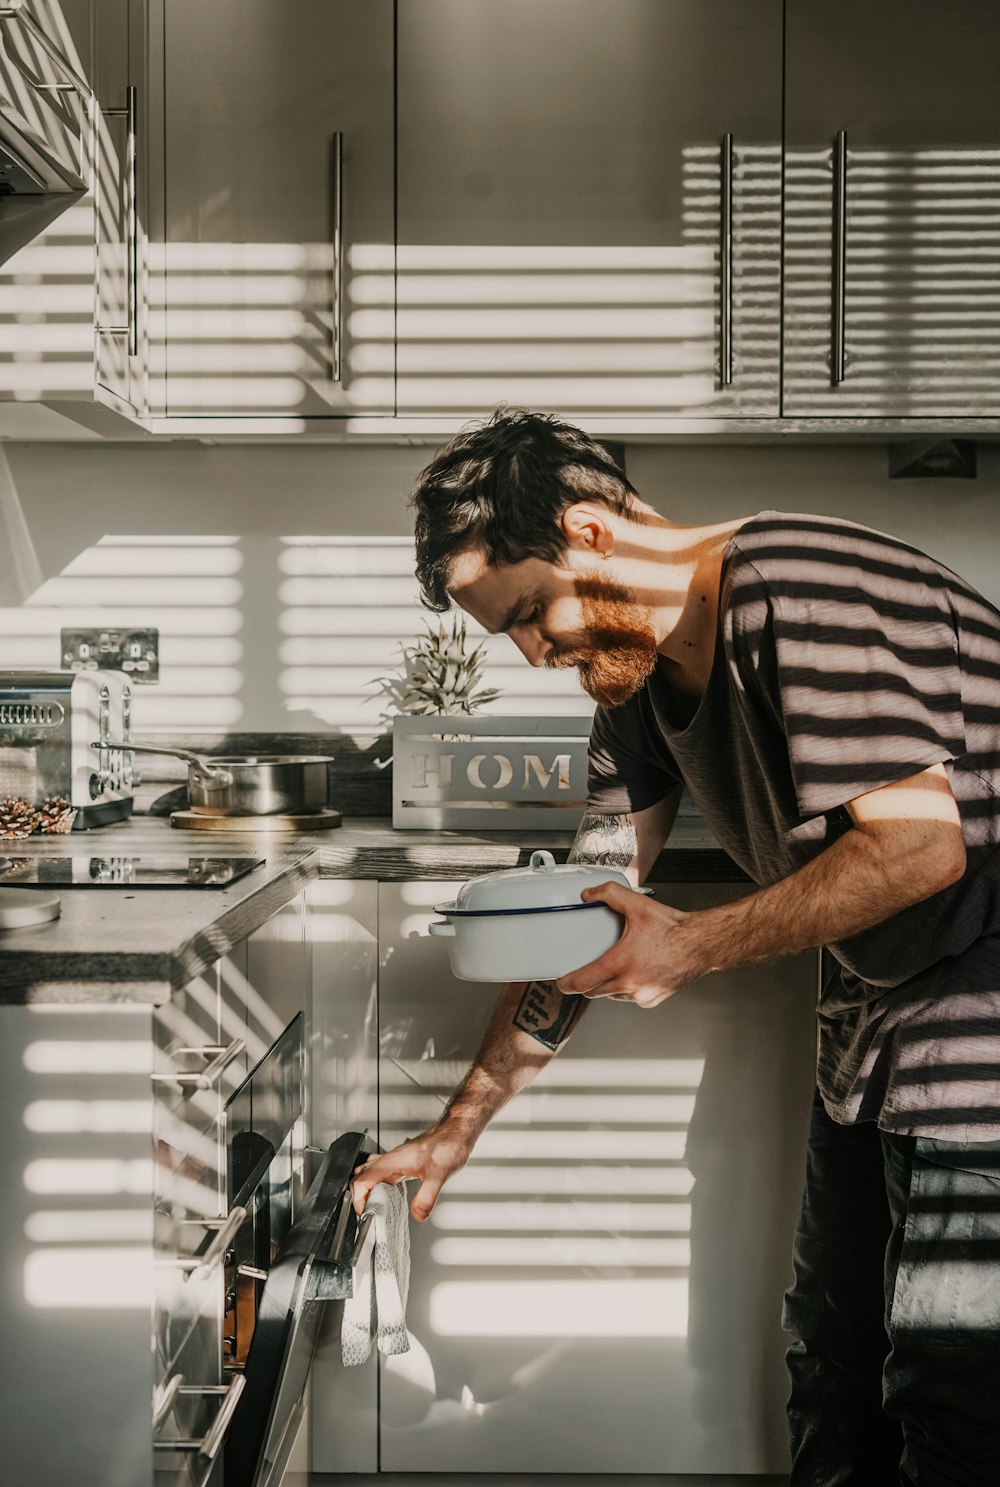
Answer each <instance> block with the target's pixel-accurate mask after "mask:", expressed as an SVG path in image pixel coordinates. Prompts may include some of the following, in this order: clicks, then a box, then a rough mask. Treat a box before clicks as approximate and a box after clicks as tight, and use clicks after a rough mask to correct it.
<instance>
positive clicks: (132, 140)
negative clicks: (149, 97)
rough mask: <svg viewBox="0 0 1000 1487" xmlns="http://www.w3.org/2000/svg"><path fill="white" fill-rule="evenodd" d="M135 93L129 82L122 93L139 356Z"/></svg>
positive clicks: (131, 336)
mask: <svg viewBox="0 0 1000 1487" xmlns="http://www.w3.org/2000/svg"><path fill="white" fill-rule="evenodd" d="M138 113H139V109H138V94H137V92H136V89H135V87H134V86H133V85H132V84H131V83H130V84H129V86H128V88H127V89H126V90H125V114H126V118H127V119H128V167H127V168H128V354H129V356H137V355H138V354H139V210H138V208H139V203H138V200H137V193H138V172H137V168H136V155H137V148H138V132H139V130H138Z"/></svg>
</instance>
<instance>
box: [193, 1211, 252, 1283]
mask: <svg viewBox="0 0 1000 1487" xmlns="http://www.w3.org/2000/svg"><path fill="white" fill-rule="evenodd" d="M246 1216H247V1211H246V1209H245V1208H241V1207H239V1206H237V1207H236V1208H232V1209H230V1211H229V1213H228V1214H227V1215H226V1217H225V1218H224V1219H198V1220H197V1222H198V1224H199V1225H200V1226H201V1228H203V1229H214V1228H216V1227H218V1230H219V1232H218V1233H217V1234H216V1236H215V1238H214V1239H213V1240H212V1243H211V1244H210V1245H209V1246H208V1249H207V1250H206V1251H205V1253H204V1254H203V1255H199V1256H198V1258H197V1259H190V1260H178V1261H177V1263H178V1265H180V1267H181V1269H183V1270H188V1271H190V1273H191V1275H192V1276H193V1277H194V1278H195V1279H196V1280H205V1279H206V1278H207V1277H208V1276H210V1275H211V1273H212V1271H213V1270H214V1269H215V1267H216V1266H217V1265H218V1263H219V1261H220V1260H221V1259H222V1258H223V1256H224V1255H225V1253H226V1250H227V1249H228V1248H229V1246H230V1245H231V1244H232V1242H233V1240H234V1239H235V1238H236V1235H237V1233H238V1232H239V1230H240V1228H241V1226H242V1225H243V1223H244V1222H245V1220H246Z"/></svg>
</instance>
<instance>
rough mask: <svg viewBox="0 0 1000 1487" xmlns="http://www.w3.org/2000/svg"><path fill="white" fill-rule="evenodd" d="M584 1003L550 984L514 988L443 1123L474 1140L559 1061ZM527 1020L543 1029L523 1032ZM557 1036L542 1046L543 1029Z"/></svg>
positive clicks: (495, 1015)
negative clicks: (458, 1127)
mask: <svg viewBox="0 0 1000 1487" xmlns="http://www.w3.org/2000/svg"><path fill="white" fill-rule="evenodd" d="M586 1005H587V1004H586V1002H585V1001H584V999H583V998H582V997H564V996H562V995H561V994H560V993H559V992H558V991H556V989H555V987H554V986H553V985H552V984H551V982H548V981H529V982H528V984H527V985H524V984H523V983H521V984H515V985H512V986H508V987H507V988H506V990H505V991H504V992H503V994H502V995H501V997H500V1000H499V1001H498V1002H497V1005H496V1009H495V1011H494V1013H493V1017H492V1019H491V1021H490V1025H489V1028H488V1029H487V1031H486V1036H485V1037H484V1038H483V1041H482V1043H481V1045H480V1047H479V1051H478V1053H477V1054H476V1057H475V1060H474V1061H473V1064H472V1068H471V1069H470V1070H469V1072H468V1074H466V1076H465V1078H464V1079H463V1080H462V1082H461V1084H460V1085H459V1086H458V1088H457V1089H456V1091H455V1093H454V1094H453V1095H452V1097H451V1099H450V1100H449V1101H448V1104H447V1106H446V1108H445V1112H444V1115H443V1117H442V1119H443V1120H447V1121H449V1122H452V1123H454V1124H458V1125H461V1126H462V1127H463V1128H465V1129H466V1130H467V1131H468V1132H469V1134H470V1135H471V1136H472V1138H473V1139H474V1138H475V1137H476V1136H477V1135H478V1134H479V1132H480V1131H482V1130H483V1129H484V1127H485V1126H487V1125H488V1124H489V1122H490V1121H491V1120H492V1119H493V1117H494V1115H496V1113H497V1111H498V1110H500V1109H502V1108H503V1106H504V1105H506V1103H507V1101H508V1100H510V1099H512V1098H513V1096H514V1095H516V1094H517V1092H518V1090H521V1089H523V1088H524V1086H525V1085H526V1084H529V1083H530V1082H531V1080H532V1079H534V1077H535V1075H536V1074H538V1073H539V1071H540V1070H541V1069H544V1068H545V1065H546V1064H548V1063H550V1062H551V1060H552V1059H553V1058H554V1056H555V1054H556V1052H557V1050H558V1049H559V1048H560V1047H561V1045H562V1044H563V1043H564V1042H565V1041H566V1039H567V1038H568V1037H569V1034H570V1032H571V1031H572V1029H573V1027H574V1026H575V1024H576V1022H577V1020H578V1019H579V1017H580V1015H581V1014H582V1012H583V1009H584V1007H585V1006H586ZM525 1017H527V1018H528V1019H529V1021H530V1022H531V1023H537V1024H538V1026H536V1027H533V1028H531V1030H529V1031H522V1030H521V1029H522V1026H523V1021H524V1019H525ZM542 1024H544V1025H545V1026H546V1027H547V1028H548V1029H549V1030H550V1032H551V1034H552V1036H551V1037H550V1039H549V1041H542V1040H541V1039H540V1038H539V1036H538V1032H539V1027H540V1026H541V1025H542Z"/></svg>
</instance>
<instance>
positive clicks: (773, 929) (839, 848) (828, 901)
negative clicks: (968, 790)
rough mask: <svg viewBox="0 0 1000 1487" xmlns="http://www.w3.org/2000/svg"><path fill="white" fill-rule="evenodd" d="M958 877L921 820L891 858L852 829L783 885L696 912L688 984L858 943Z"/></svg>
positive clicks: (685, 933) (903, 832)
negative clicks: (930, 842) (855, 939)
mask: <svg viewBox="0 0 1000 1487" xmlns="http://www.w3.org/2000/svg"><path fill="white" fill-rule="evenodd" d="M958 864H959V859H956V865H958ZM958 875H960V874H959V873H958V872H955V871H951V870H949V867H948V864H947V862H945V863H944V864H942V862H941V859H940V858H935V857H934V856H933V854H932V853H930V852H929V851H928V850H927V842H926V840H925V833H924V831H923V830H922V829H921V826H920V825H919V824H918V823H906V824H905V825H901V827H900V831H899V850H898V852H896V853H894V854H888V855H887V853H886V852H885V850H884V846H883V845H882V844H881V843H879V842H878V841H877V840H875V839H873V838H872V837H871V836H869V835H868V834H866V833H865V832H863V831H857V830H852V831H848V832H846V833H845V834H844V836H842V837H840V838H839V839H838V840H837V841H836V842H834V843H833V844H832V845H831V846H830V847H828V848H827V849H826V851H824V852H822V853H821V854H820V855H819V856H818V857H816V858H814V859H813V860H812V862H809V863H807V864H806V865H805V866H804V867H802V868H799V870H798V871H797V872H795V873H792V874H791V876H789V877H787V878H784V879H782V881H781V882H778V883H773V884H772V885H771V886H770V887H768V888H762V889H760V890H759V891H758V892H756V893H752V894H750V895H749V896H748V897H747V898H742V899H737V900H736V902H735V903H729V904H720V905H718V906H717V907H715V908H711V909H703V910H698V911H695V912H694V913H692V914H690V915H688V916H687V918H686V920H685V923H684V925H683V926H682V928H681V930H680V934H681V938H682V940H684V941H686V945H687V953H688V954H689V955H690V956H691V958H692V962H693V965H692V970H693V974H692V975H690V976H689V977H688V978H687V979H690V980H694V979H696V977H697V976H701V975H704V974H705V973H706V972H707V971H711V970H731V969H734V968H735V967H737V966H741V965H748V964H751V963H753V962H756V961H763V960H771V959H773V958H776V957H778V956H782V955H794V954H796V953H797V952H798V951H800V950H812V949H815V948H817V947H818V946H820V945H828V944H831V943H834V942H836V941H838V940H846V939H850V938H851V937H852V936H853V935H857V934H861V933H862V932H863V931H864V930H866V929H871V928H873V927H874V926H875V925H876V924H881V923H883V921H885V920H886V919H890V918H892V916H893V915H894V914H898V913H899V912H900V911H901V910H902V909H906V908H909V907H910V906H911V905H912V904H915V903H920V902H921V901H922V900H923V899H925V898H929V897H930V896H931V895H932V894H934V893H937V892H939V891H940V890H941V889H942V888H945V887H947V886H948V884H949V883H951V882H954V881H955V879H956V876H958Z"/></svg>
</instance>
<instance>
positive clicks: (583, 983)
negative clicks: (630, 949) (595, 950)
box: [555, 947, 618, 996]
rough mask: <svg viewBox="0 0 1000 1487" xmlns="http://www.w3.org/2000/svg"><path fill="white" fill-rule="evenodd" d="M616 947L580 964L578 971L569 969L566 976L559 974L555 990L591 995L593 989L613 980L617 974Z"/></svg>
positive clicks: (578, 994)
mask: <svg viewBox="0 0 1000 1487" xmlns="http://www.w3.org/2000/svg"><path fill="white" fill-rule="evenodd" d="M616 948H617V947H612V949H610V950H606V951H605V952H604V954H603V955H601V956H599V957H598V958H597V960H592V961H590V963H589V964H588V965H585V966H581V967H580V969H579V970H578V971H570V973H569V975H568V976H560V977H559V979H558V981H557V982H556V983H555V985H556V990H557V991H561V992H562V993H563V994H564V995H565V996H591V995H593V993H594V992H595V991H598V990H599V989H600V988H601V987H602V986H605V985H607V983H608V982H609V981H612V980H614V978H615V977H616V976H617V974H618V955H617V953H616Z"/></svg>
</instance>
